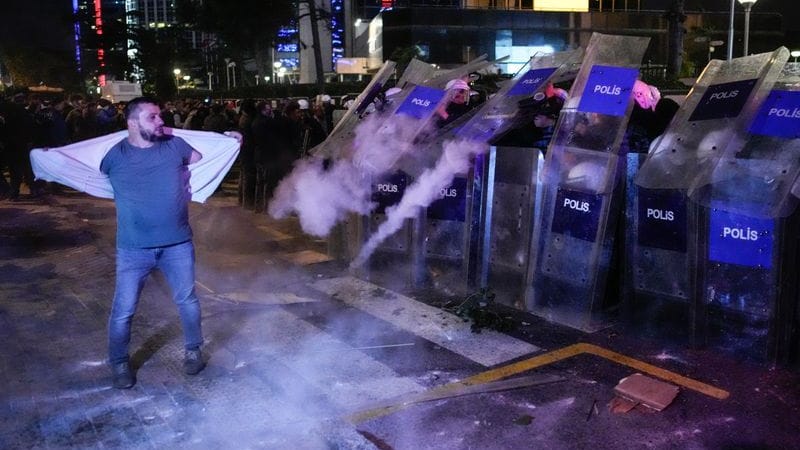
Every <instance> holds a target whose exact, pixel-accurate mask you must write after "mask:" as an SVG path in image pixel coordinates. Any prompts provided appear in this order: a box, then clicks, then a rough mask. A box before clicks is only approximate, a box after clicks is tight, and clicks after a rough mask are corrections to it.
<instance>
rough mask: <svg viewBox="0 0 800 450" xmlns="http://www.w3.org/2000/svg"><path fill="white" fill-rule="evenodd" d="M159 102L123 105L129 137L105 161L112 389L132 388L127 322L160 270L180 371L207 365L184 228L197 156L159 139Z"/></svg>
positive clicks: (181, 144) (179, 143)
mask: <svg viewBox="0 0 800 450" xmlns="http://www.w3.org/2000/svg"><path fill="white" fill-rule="evenodd" d="M160 113H161V111H160V109H159V106H158V102H157V101H155V100H154V99H151V98H146V97H139V98H136V99H133V100H131V101H130V102H129V103H128V104H127V106H126V107H125V111H124V114H125V120H126V122H127V125H128V137H127V138H126V139H123V140H122V141H120V142H119V143H117V144H116V145H114V146H113V147H112V148H111V150H109V152H108V153H107V154H106V156H105V157H104V158H103V161H102V162H101V164H100V171H101V172H103V173H105V174H106V175H108V177H109V180H110V181H111V186H112V187H113V189H114V198H115V202H116V208H117V269H116V287H115V289H114V301H113V304H112V307H111V315H110V317H109V323H108V352H109V363H110V364H111V372H112V376H113V384H114V387H116V388H119V389H128V388H130V387H132V386H133V385H134V384H135V383H136V378H135V376H134V374H133V371H132V370H131V367H130V362H129V355H128V345H129V343H130V337H131V321H132V319H133V315H134V313H135V312H136V306H137V304H138V302H139V295H140V294H141V291H142V287H143V286H144V282H145V279H146V278H147V277H148V276H149V274H150V272H152V271H153V270H154V269H158V270H160V271H161V272H162V273H163V274H164V277H165V278H166V280H167V282H168V283H169V284H170V287H171V288H172V294H173V300H174V302H175V304H176V305H177V307H178V312H179V314H180V319H181V325H182V327H183V337H184V348H185V359H184V371H185V372H186V373H187V374H189V375H195V374H197V373H199V372H200V371H201V370H203V368H204V367H205V362H204V361H203V357H202V353H201V352H200V345H201V344H202V343H203V335H202V331H201V327H200V303H199V301H198V299H197V296H196V295H195V291H194V244H193V243H192V230H191V227H190V226H189V200H190V199H191V192H190V190H189V169H188V165H189V164H192V163H195V162H197V161H199V160H200V159H201V158H202V156H201V155H200V153H198V152H197V151H196V150H194V149H193V148H192V147H191V146H189V144H187V143H186V141H184V140H183V139H181V138H179V137H174V136H169V135H166V134H164V121H163V120H162V119H161V115H160Z"/></svg>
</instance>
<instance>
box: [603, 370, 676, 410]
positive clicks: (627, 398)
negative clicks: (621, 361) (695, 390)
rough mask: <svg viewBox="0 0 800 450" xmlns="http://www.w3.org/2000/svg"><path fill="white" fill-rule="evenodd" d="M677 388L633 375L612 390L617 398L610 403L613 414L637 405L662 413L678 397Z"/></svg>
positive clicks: (638, 374)
mask: <svg viewBox="0 0 800 450" xmlns="http://www.w3.org/2000/svg"><path fill="white" fill-rule="evenodd" d="M678 392H679V389H678V386H675V385H673V384H669V383H667V382H664V381H660V380H656V379H655V378H650V377H648V376H645V375H642V374H640V373H635V374H633V375H631V376H629V377H625V378H623V379H621V380H620V381H619V384H617V386H616V387H615V388H614V393H616V394H617V396H618V398H617V399H614V400H612V401H611V404H610V405H609V407H610V408H611V410H612V411H613V412H623V413H624V412H628V411H630V410H631V409H633V408H634V407H636V406H638V405H642V406H645V407H647V408H650V409H652V410H655V411H662V410H663V409H664V408H666V407H667V406H669V405H670V403H672V401H673V400H675V397H676V396H677V395H678Z"/></svg>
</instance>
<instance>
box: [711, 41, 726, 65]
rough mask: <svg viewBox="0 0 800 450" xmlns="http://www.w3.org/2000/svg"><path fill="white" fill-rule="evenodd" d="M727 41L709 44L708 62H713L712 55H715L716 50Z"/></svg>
mask: <svg viewBox="0 0 800 450" xmlns="http://www.w3.org/2000/svg"><path fill="white" fill-rule="evenodd" d="M724 43H725V41H711V42H709V43H708V61H709V62H711V54H712V53H714V49H715V48H717V47H719V46H721V45H722V44H724Z"/></svg>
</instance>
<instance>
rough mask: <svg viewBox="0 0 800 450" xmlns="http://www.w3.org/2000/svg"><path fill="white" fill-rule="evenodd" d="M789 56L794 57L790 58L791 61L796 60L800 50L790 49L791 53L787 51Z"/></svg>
mask: <svg viewBox="0 0 800 450" xmlns="http://www.w3.org/2000/svg"><path fill="white" fill-rule="evenodd" d="M789 56H791V57H792V58H794V59H793V60H792V62H797V57H798V56H800V50H792V52H791V53H789Z"/></svg>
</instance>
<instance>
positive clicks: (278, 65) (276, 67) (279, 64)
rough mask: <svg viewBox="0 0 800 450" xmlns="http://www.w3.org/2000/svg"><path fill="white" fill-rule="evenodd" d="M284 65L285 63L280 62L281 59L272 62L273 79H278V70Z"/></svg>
mask: <svg viewBox="0 0 800 450" xmlns="http://www.w3.org/2000/svg"><path fill="white" fill-rule="evenodd" d="M282 66H283V63H282V62H280V61H275V62H274V63H272V69H273V70H272V79H273V80H277V79H278V76H277V73H276V72H278V71H279V70H281V67H282Z"/></svg>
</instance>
